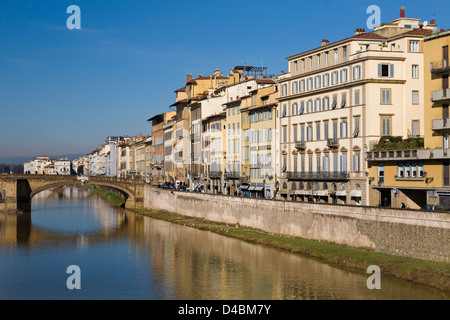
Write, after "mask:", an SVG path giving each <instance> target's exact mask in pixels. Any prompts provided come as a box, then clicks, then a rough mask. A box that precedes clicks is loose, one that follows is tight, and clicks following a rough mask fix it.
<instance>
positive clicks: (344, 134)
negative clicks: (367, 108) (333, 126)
mask: <svg viewBox="0 0 450 320" xmlns="http://www.w3.org/2000/svg"><path fill="white" fill-rule="evenodd" d="M340 131H341V132H340V134H341V138H348V123H347V120H342V122H341V126H340Z"/></svg>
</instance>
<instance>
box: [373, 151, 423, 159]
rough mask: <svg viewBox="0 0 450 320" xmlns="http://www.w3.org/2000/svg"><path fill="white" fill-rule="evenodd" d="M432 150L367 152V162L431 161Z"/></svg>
mask: <svg viewBox="0 0 450 320" xmlns="http://www.w3.org/2000/svg"><path fill="white" fill-rule="evenodd" d="M430 156H431V150H430V149H407V150H382V151H369V152H366V160H367V161H385V160H409V159H417V160H420V159H429V158H430Z"/></svg>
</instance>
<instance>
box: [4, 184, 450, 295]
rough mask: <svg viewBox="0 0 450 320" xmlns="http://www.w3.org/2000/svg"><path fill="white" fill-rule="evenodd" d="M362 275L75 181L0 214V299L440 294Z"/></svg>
mask: <svg viewBox="0 0 450 320" xmlns="http://www.w3.org/2000/svg"><path fill="white" fill-rule="evenodd" d="M72 265H75V266H78V267H79V272H75V273H74V274H72V272H73V271H70V272H69V273H68V272H67V271H68V270H67V268H68V267H69V266H72ZM75 275H78V276H79V277H78V278H76V280H73V278H72V277H73V276H75ZM368 276H370V275H369V274H365V273H362V272H361V273H355V272H349V271H345V270H341V269H338V268H335V267H332V266H329V265H327V264H323V263H320V262H318V261H316V260H313V259H311V258H308V257H304V256H301V255H298V254H292V253H288V252H284V251H281V250H278V249H273V248H268V247H264V246H261V245H255V244H250V243H247V242H244V241H241V240H236V239H232V238H228V237H225V236H222V235H218V234H215V233H212V232H209V231H201V230H197V229H194V228H190V227H188V226H181V225H176V224H172V223H168V222H165V221H160V220H156V219H153V218H149V217H145V216H141V215H137V214H135V213H133V212H130V211H127V210H125V209H121V208H116V207H113V206H111V205H110V204H109V203H107V202H105V201H103V200H101V199H100V198H99V197H98V196H97V195H96V194H95V193H93V192H92V191H90V190H85V189H81V188H76V187H73V188H64V189H63V190H59V191H44V192H41V193H39V194H38V195H36V196H35V197H34V198H33V200H32V211H31V213H27V214H21V215H14V214H0V299H3V300H5V299H152V300H180V299H183V300H184V299H186V300H197V299H205V300H209V299H217V300H236V299H239V300H241V299H244V300H303V299H308V300H309V299H320V300H323V299H326V300H328V299H332V300H335V299H449V297H448V295H446V294H444V293H442V292H441V291H439V290H436V289H432V288H428V287H426V286H421V285H417V284H413V283H410V282H406V281H400V280H397V279H393V278H390V277H388V276H384V275H381V289H379V290H377V289H372V290H370V289H368V288H367V285H366V281H367V277H368ZM68 278H71V279H72V280H73V281H72V280H71V283H78V284H79V285H80V289H69V288H68V285H67V282H68Z"/></svg>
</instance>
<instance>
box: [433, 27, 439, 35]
mask: <svg viewBox="0 0 450 320" xmlns="http://www.w3.org/2000/svg"><path fill="white" fill-rule="evenodd" d="M439 32H441V29H440V28H438V27H434V28H433V32H432V34H436V33H439Z"/></svg>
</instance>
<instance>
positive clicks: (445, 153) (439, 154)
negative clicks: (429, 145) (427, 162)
mask: <svg viewBox="0 0 450 320" xmlns="http://www.w3.org/2000/svg"><path fill="white" fill-rule="evenodd" d="M433 159H450V149H448V148H436V149H433Z"/></svg>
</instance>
